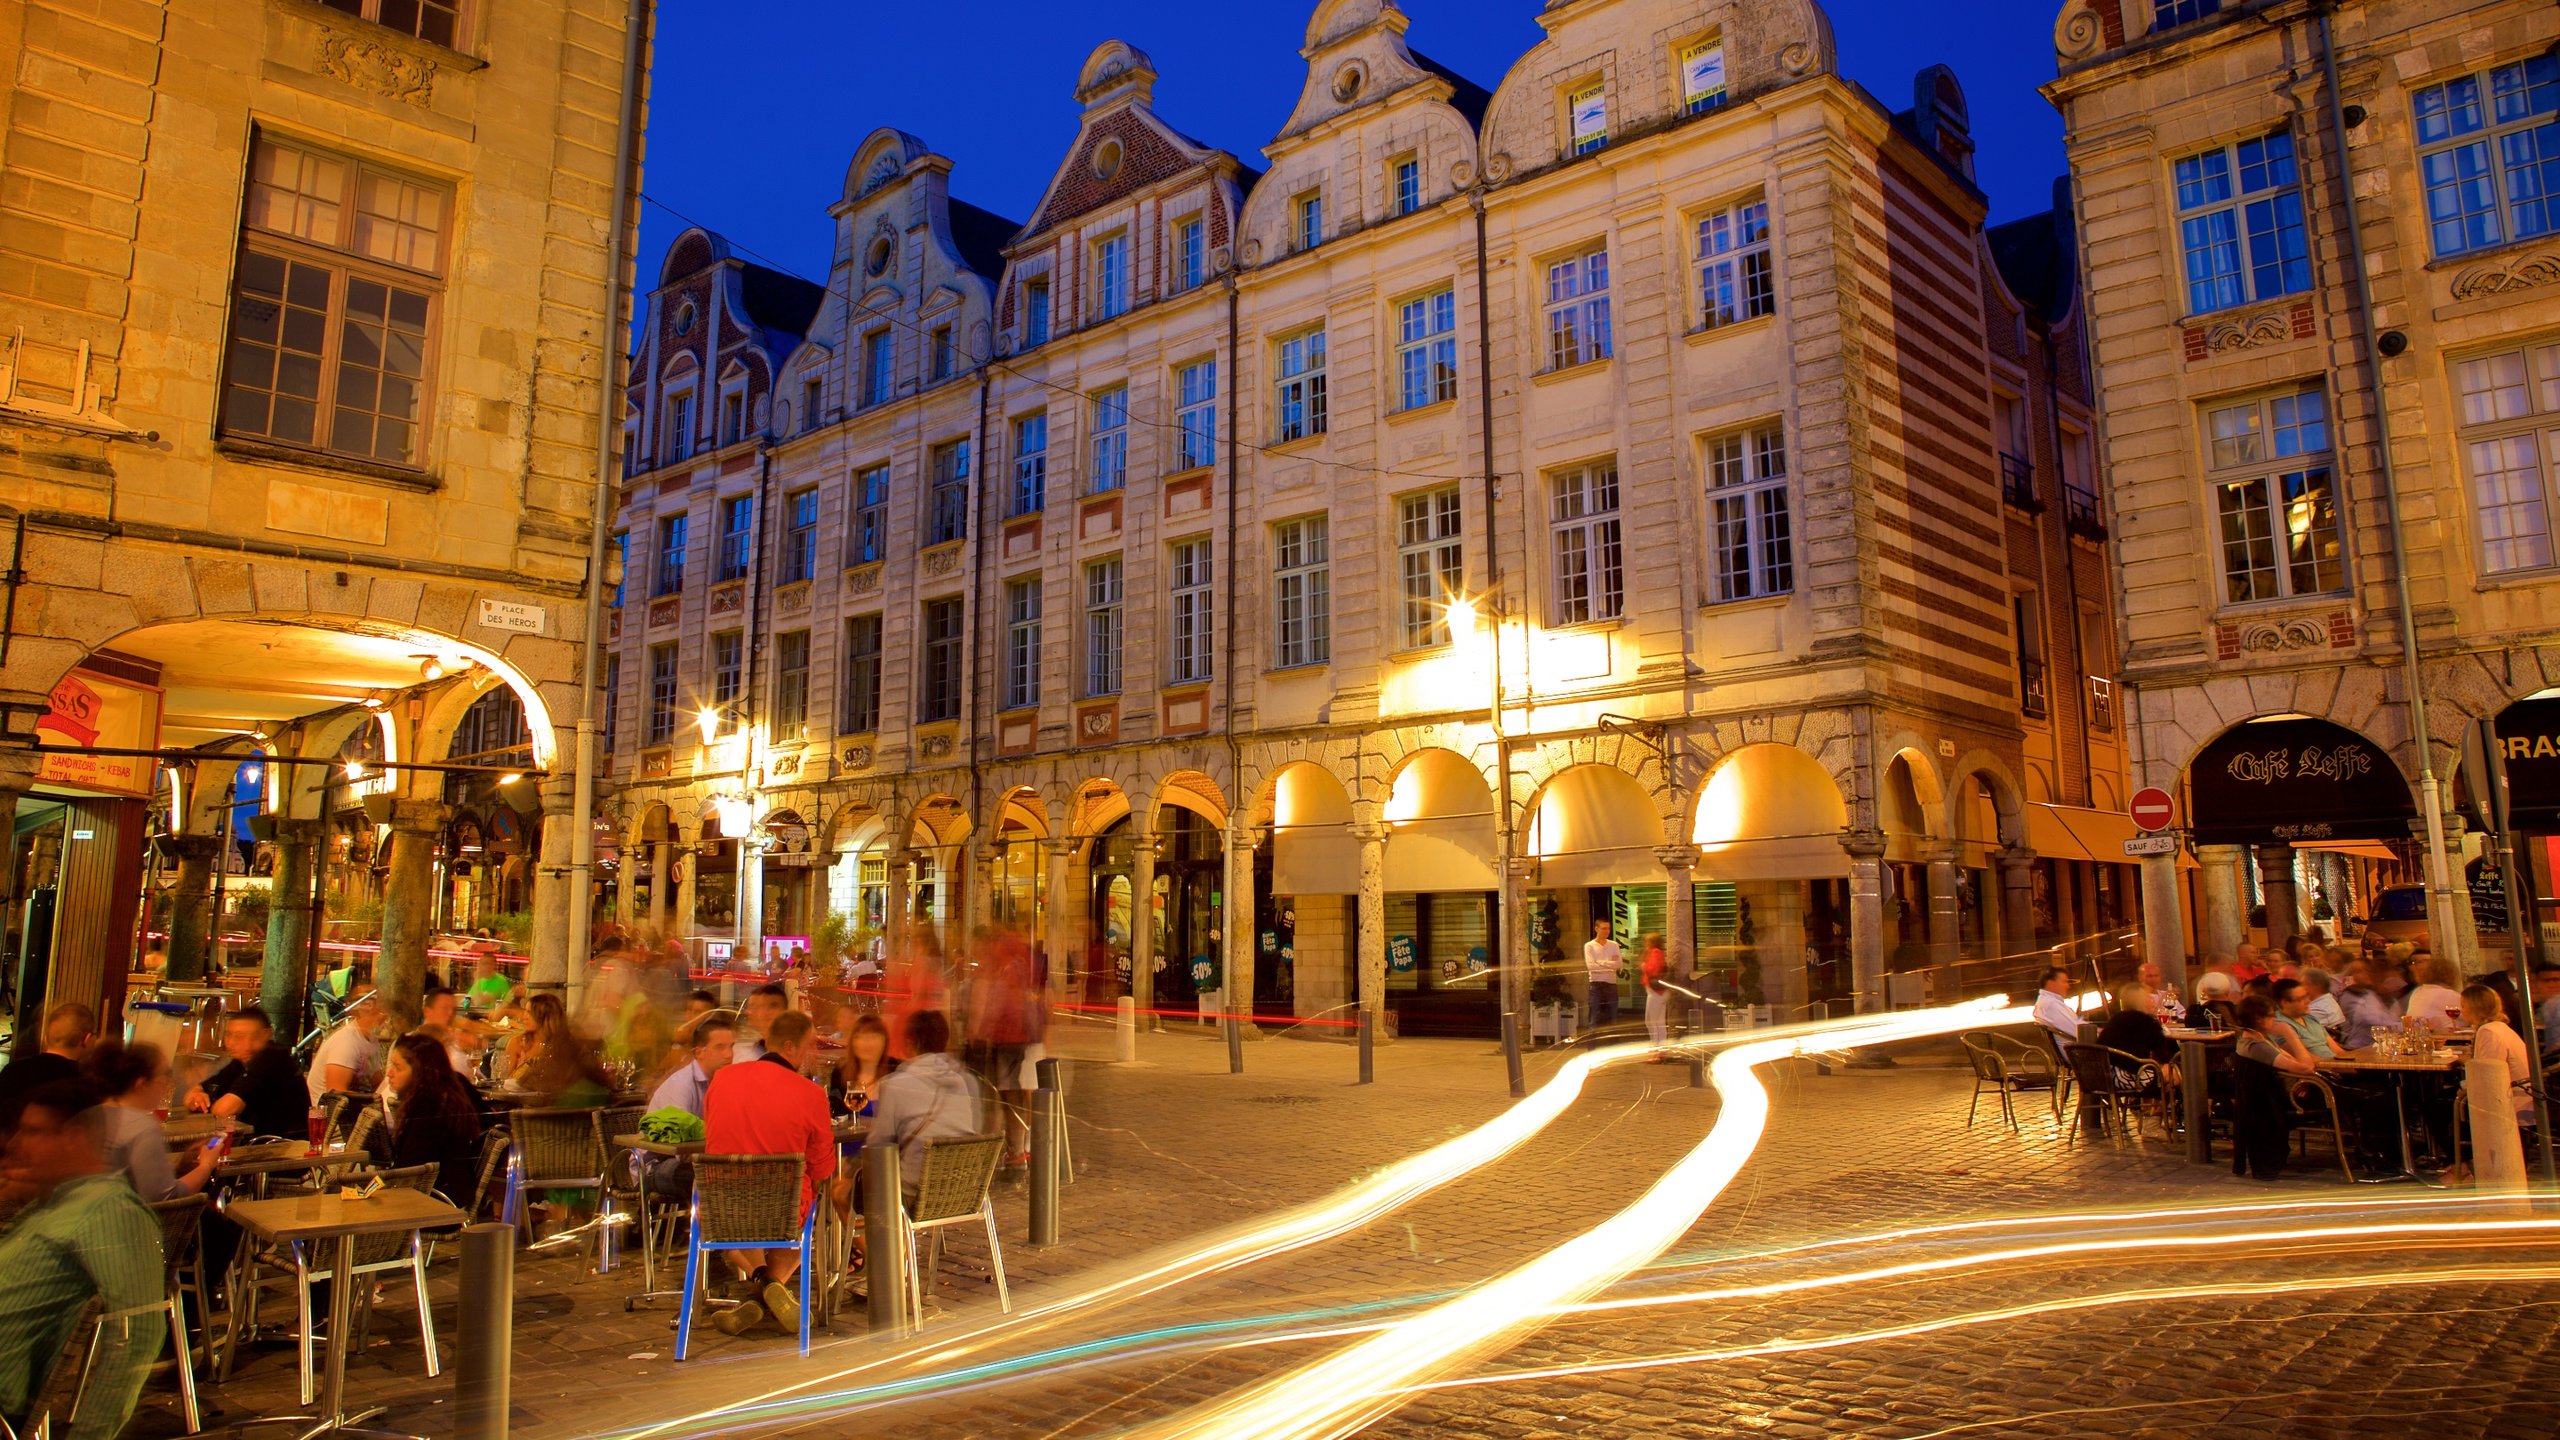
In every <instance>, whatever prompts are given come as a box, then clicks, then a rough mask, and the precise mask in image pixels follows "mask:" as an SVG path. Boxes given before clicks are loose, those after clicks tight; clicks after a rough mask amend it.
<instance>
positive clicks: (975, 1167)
mask: <svg viewBox="0 0 2560 1440" xmlns="http://www.w3.org/2000/svg"><path fill="white" fill-rule="evenodd" d="M1003 1158H1004V1136H1003V1134H1002V1133H997V1134H994V1135H970V1136H965V1137H954V1138H949V1139H942V1140H927V1141H926V1142H924V1163H923V1164H922V1165H921V1166H919V1167H917V1175H916V1195H915V1199H914V1200H912V1201H910V1202H909V1203H908V1205H907V1214H906V1225H905V1230H906V1235H905V1240H906V1243H907V1245H908V1248H909V1251H910V1260H909V1264H908V1266H907V1301H908V1304H909V1305H910V1306H911V1307H912V1308H913V1311H914V1313H915V1317H916V1325H917V1327H918V1328H922V1327H923V1325H924V1297H925V1291H926V1290H927V1289H928V1288H930V1286H931V1285H932V1283H933V1281H934V1279H935V1278H936V1272H937V1271H939V1270H940V1269H941V1266H942V1232H943V1231H945V1230H947V1229H950V1228H951V1227H953V1226H955V1225H969V1224H973V1223H975V1224H982V1225H984V1226H985V1227H986V1231H987V1273H988V1276H989V1278H990V1279H992V1280H993V1281H994V1282H995V1287H996V1303H997V1304H998V1305H1000V1306H1001V1307H1003V1309H1004V1310H1005V1311H1006V1312H1007V1313H1008V1314H1009V1313H1011V1312H1012V1310H1013V1296H1012V1294H1011V1293H1009V1292H1008V1291H1007V1289H1006V1288H1005V1280H1004V1247H1003V1245H1001V1244H1000V1243H998V1241H997V1240H996V1202H995V1199H994V1197H993V1196H992V1195H990V1194H989V1193H988V1192H989V1191H990V1190H991V1189H992V1188H993V1186H994V1184H995V1178H996V1166H997V1164H998V1163H999V1162H1000V1161H1001V1160H1002V1159H1003Z"/></svg>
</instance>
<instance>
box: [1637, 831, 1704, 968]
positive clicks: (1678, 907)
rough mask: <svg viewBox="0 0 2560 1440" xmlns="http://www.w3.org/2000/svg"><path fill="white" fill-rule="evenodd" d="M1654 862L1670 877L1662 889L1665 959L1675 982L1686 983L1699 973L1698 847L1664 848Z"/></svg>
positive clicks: (1679, 846)
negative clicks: (1658, 862)
mask: <svg viewBox="0 0 2560 1440" xmlns="http://www.w3.org/2000/svg"><path fill="white" fill-rule="evenodd" d="M1653 858H1654V859H1656V860H1659V861H1661V862H1662V869H1663V873H1664V874H1665V875H1667V876H1669V877H1670V879H1669V881H1668V882H1667V883H1666V884H1665V885H1664V886H1663V897H1664V903H1663V918H1662V923H1663V927H1664V934H1663V937H1662V939H1663V958H1664V960H1665V962H1666V963H1668V964H1669V965H1670V967H1671V974H1672V978H1674V979H1677V980H1680V981H1682V982H1683V983H1685V982H1687V981H1688V980H1689V979H1690V978H1691V977H1692V976H1695V975H1696V974H1697V973H1698V884H1697V880H1698V847H1697V846H1695V845H1665V846H1663V847H1662V848H1660V849H1658V850H1656V851H1654V852H1653ZM1642 938H1643V937H1641V936H1639V937H1637V939H1638V941H1639V943H1641V941H1642Z"/></svg>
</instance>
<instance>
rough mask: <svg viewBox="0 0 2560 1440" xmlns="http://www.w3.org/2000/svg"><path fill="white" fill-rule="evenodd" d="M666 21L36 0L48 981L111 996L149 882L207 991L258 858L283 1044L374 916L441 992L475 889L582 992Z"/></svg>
mask: <svg viewBox="0 0 2560 1440" xmlns="http://www.w3.org/2000/svg"><path fill="white" fill-rule="evenodd" d="M636 9H637V7H634V6H631V5H629V4H627V3H626V0H529V3H527V0H510V3H505V4H495V3H485V0H427V3H422V4H410V5H405V6H403V5H395V4H391V3H387V0H326V3H317V0H117V3H113V4H94V3H83V4H69V3H59V0H23V3H13V4H9V5H6V6H0V54H5V55H7V56H9V57H10V61H9V64H8V65H7V66H5V67H0V116H5V117H6V119H5V121H4V122H0V174H5V183H0V316H5V317H6V318H5V321H0V505H5V507H6V514H7V521H8V525H9V536H8V540H7V544H8V545H9V547H10V552H11V554H12V556H13V557H15V559H14V560H13V565H12V572H13V573H12V574H11V575H10V576H9V582H8V596H7V606H6V613H7V615H8V625H9V631H8V634H7V637H6V639H5V640H0V712H5V715H6V727H5V730H6V738H7V740H8V742H9V743H8V745H7V746H6V747H5V748H4V749H0V798H5V800H6V802H7V803H8V805H9V806H11V807H13V808H14V809H15V810H16V811H17V814H18V820H17V824H16V827H15V828H16V831H17V833H18V834H19V835H21V836H23V837H25V839H24V842H23V843H22V844H20V845H19V846H17V847H16V848H15V849H14V850H13V852H12V854H13V859H12V863H11V864H10V865H9V866H8V867H7V869H8V873H9V895H8V897H7V898H8V899H9V901H10V902H11V903H9V904H8V905H7V906H6V909H7V912H8V914H9V915H10V916H11V921H12V925H11V935H10V941H11V944H12V946H13V947H14V949H13V955H12V959H13V961H14V960H15V959H17V958H19V957H21V956H23V957H25V958H26V959H27V960H29V961H30V962H42V961H43V960H44V959H46V957H47V956H48V954H49V955H50V958H51V961H52V964H51V969H50V990H51V993H52V994H53V995H54V996H57V997H60V996H72V997H78V998H86V999H92V1000H96V999H101V998H103V999H105V1000H107V1001H108V1002H109V1004H110V1005H112V1004H113V1003H114V1002H115V1000H116V999H117V997H118V996H119V995H120V993H121V989H122V987H123V985H124V979H125V967H126V964H127V962H129V961H130V960H131V959H132V958H133V955H134V951H135V948H136V931H137V908H138V906H139V905H140V903H141V897H142V895H143V893H144V891H145V890H146V889H148V890H149V891H150V892H151V895H152V908H151V911H150V912H149V914H148V916H147V917H146V918H147V920H148V922H149V927H150V928H153V929H155V930H156V929H158V928H159V927H160V926H161V925H163V924H164V923H165V924H166V926H167V928H168V930H169V932H170V935H169V940H170V944H171V973H172V974H173V975H179V976H186V975H192V974H195V973H198V972H199V971H200V969H201V967H202V965H203V964H204V963H205V957H206V954H207V932H208V929H209V927H210V926H211V925H212V923H213V921H212V917H211V916H210V915H209V913H208V912H209V908H210V898H211V894H212V893H213V892H212V888H211V887H212V884H213V883H214V882H213V881H212V880H211V876H212V875H213V874H214V873H215V872H216V871H217V870H219V871H236V870H237V869H238V868H239V867H238V866H237V865H236V863H223V860H224V857H225V855H226V853H227V852H236V851H239V850H244V849H245V848H246V846H247V844H248V843H249V841H248V839H247V838H246V837H248V836H250V835H252V834H254V835H255V836H257V837H259V838H258V843H259V845H260V848H261V851H262V855H263V856H264V857H266V858H263V859H262V861H261V868H262V869H263V868H264V866H265V865H266V863H268V860H270V859H271V861H272V864H273V873H272V875H266V874H261V875H258V876H255V877H252V876H248V875H244V874H232V875H227V876H226V878H227V879H228V880H229V884H230V890H231V893H232V894H233V895H235V896H236V895H238V894H239V893H240V892H241V891H243V890H244V889H246V890H253V891H259V890H262V891H264V892H265V893H266V896H267V900H268V902H269V908H270V909H271V912H272V919H271V921H270V922H269V924H268V927H267V931H266V941H265V954H266V957H267V960H268V962H269V964H268V971H267V976H266V981H265V996H266V999H267V1001H268V1003H269V1004H270V1005H271V1006H275V1007H277V1008H279V1009H280V1010H282V1011H283V1012H284V1013H283V1016H281V1017H280V1018H283V1019H289V1018H290V1016H291V1014H292V1012H293V1011H294V1009H295V1008H297V1007H298V1005H299V1003H300V1001H301V999H302V996H303V984H302V982H303V974H304V968H303V967H304V966H305V965H306V964H308V963H310V960H311V957H312V956H313V955H314V954H315V953H316V950H315V947H314V945H313V940H314V938H315V937H314V936H313V935H312V934H311V925H312V921H313V919H314V914H315V909H318V908H320V907H321V906H323V905H325V907H326V910H327V911H328V912H335V911H337V910H338V908H339V902H340V901H342V900H349V899H353V900H364V899H367V898H369V897H378V898H379V900H380V903H381V905H382V907H383V913H382V922H381V923H382V931H383V938H384V943H385V950H386V952H387V953H386V956H385V958H384V961H383V966H382V974H381V977H380V978H381V980H382V983H383V984H384V985H385V986H386V988H388V989H389V990H390V991H391V992H392V993H393V995H394V997H395V998H397V999H405V998H408V997H410V996H412V995H414V992H415V988H416V986H417V984H418V983H419V976H420V972H421V970H422V967H423V965H424V962H425V952H426V946H427V936H428V932H429V930H430V928H431V927H432V926H433V925H434V924H435V923H436V922H437V920H438V918H439V914H440V912H444V911H449V910H450V906H451V895H450V893H448V894H446V895H444V896H440V895H439V893H438V892H439V887H440V885H442V886H444V887H447V888H448V891H449V890H450V887H452V886H456V885H462V884H465V883H466V882H467V883H470V884H485V885H488V886H491V887H494V888H493V889H492V891H491V894H492V895H494V896H496V897H498V903H502V904H506V905H508V906H509V907H510V908H522V907H525V906H528V905H529V906H530V908H531V909H532V910H533V911H534V912H535V915H536V920H535V923H534V925H533V956H532V959H533V964H534V972H533V978H534V979H535V980H536V981H537V982H538V983H543V984H558V983H560V982H561V981H562V980H563V979H564V978H565V975H566V967H565V964H564V960H565V956H566V954H567V952H568V948H569V939H568V936H569V927H570V920H571V916H572V914H573V913H574V912H575V911H576V910H578V909H582V908H583V907H573V906H572V905H571V903H570V901H569V896H568V893H567V889H568V887H567V884H566V883H565V880H566V875H567V871H566V869H565V867H566V865H567V864H568V862H569V860H570V858H571V847H570V844H569V842H570V834H569V824H568V815H569V811H570V808H571V801H572V786H571V779H570V776H571V768H572V765H573V762H574V756H575V754H576V752H577V745H576V740H575V733H576V726H577V724H578V720H579V713H580V706H581V700H580V694H579V690H580V686H579V665H578V662H579V659H580V656H581V655H582V654H583V653H584V650H585V639H586V615H585V606H586V599H587V595H588V587H589V586H590V584H591V583H593V582H595V581H596V580H598V579H600V578H601V577H600V576H597V575H595V574H593V573H591V570H590V565H589V557H590V554H591V552H592V550H593V544H592V542H591V540H590V535H591V530H592V527H593V521H592V519H591V513H592V510H593V503H594V498H595V496H596V494H597V488H596V487H597V481H598V478H599V477H598V469H599V458H600V456H601V455H609V454H610V447H611V442H612V440H613V438H614V437H613V434H612V430H611V421H612V416H611V414H610V412H609V411H608V410H607V409H606V408H605V406H606V404H607V401H606V396H607V395H608V394H609V389H608V381H607V367H608V366H609V365H611V364H612V363H613V361H614V359H615V354H614V352H615V350H616V349H617V348H618V346H617V344H616V343H615V342H612V341H611V338H610V337H611V336H612V335H613V333H614V331H615V330H616V329H617V328H618V324H619V322H618V320H617V319H616V318H615V316H616V306H617V303H618V301H617V297H618V295H619V293H620V289H619V287H620V286H621V284H622V283H623V278H622V276H620V275H619V274H617V273H616V271H615V263H616V257H617V255H619V256H623V257H627V256H628V253H629V250H628V244H629V235H628V231H627V222H628V221H629V219H630V212H629V208H628V205H627V203H626V201H625V200H624V198H623V196H624V194H625V186H624V185H623V183H622V181H623V177H622V176H620V175H617V173H616V169H615V156H616V152H617V149H618V148H623V149H624V151H625V153H626V154H628V155H629V156H630V158H631V161H632V163H633V165H635V166H636V163H637V151H636V148H631V143H630V142H631V141H632V139H633V137H634V136H636V132H637V107H638V104H639V96H638V93H637V90H638V85H637V79H636V77H637V76H638V75H639V74H640V73H641V70H640V63H641V59H642V51H641V48H640V45H639V37H635V36H633V35H631V34H630V33H629V31H628V19H629V17H630V15H631V14H632V13H633V12H634V11H635V10H636ZM642 13H645V12H642ZM618 137H619V138H618ZM631 173H632V174H633V175H635V176H636V169H635V170H633V171H632V172H631ZM617 217H619V218H621V219H623V220H624V221H626V232H625V233H624V234H621V235H617V234H616V233H615V221H616V219H617ZM492 697H495V698H492ZM30 742H33V743H36V744H41V745H45V746H50V747H54V752H55V753H30V752H29V751H28V750H27V749H26V748H24V747H25V746H26V745H27V744H28V743H30ZM111 750H122V751H129V752H130V751H139V752H162V753H160V754H158V755H153V754H150V753H143V754H122V755H115V754H107V753H103V752H106V751H111ZM254 756H263V757H265V758H263V759H261V760H257V761H256V762H255V763H254V764H249V765H245V766H244V763H243V762H245V761H250V760H252V757H254ZM475 757H476V760H477V761H491V762H498V763H472V764H470V765H469V767H468V769H467V771H466V772H458V773H451V774H448V773H444V772H439V771H434V770H410V769H396V768H386V767H390V766H400V765H409V764H437V763H445V762H457V763H460V762H470V761H473V760H474V759H475ZM501 765H503V766H504V769H505V771H506V772H509V773H512V772H514V771H519V770H523V771H537V772H542V774H540V775H538V776H536V777H534V778H530V779H525V780H519V781H516V782H513V784H512V785H511V786H509V785H506V784H505V783H504V774H502V773H501ZM244 768H246V769H249V770H252V771H254V772H255V773H257V774H259V775H260V776H262V777H263V778H262V780H261V781H260V782H258V783H254V784H250V785H248V786H246V787H245V788H246V796H247V798H246V803H245V804H244V805H242V806H239V807H237V808H236V809H235V806H234V804H233V798H234V794H235V789H236V788H239V787H238V786H237V776H238V774H239V772H240V771H241V770H243V769H244ZM498 788H504V789H506V790H507V792H508V796H507V797H506V798H505V799H504V803H503V804H502V803H500V800H501V797H499V796H497V795H496V794H495V793H494V791H495V789H498ZM454 800H461V801H465V802H468V803H471V804H476V805H479V806H481V807H482V809H481V810H480V811H479V815H480V819H478V820H474V821H473V822H472V825H471V828H470V830H469V831H468V832H465V831H463V830H460V829H457V828H455V825H454V823H453V822H454V821H455V818H456V817H455V815H454V813H453V811H452V810H451V808H450V806H449V805H448V801H454ZM502 810H503V811H504V813H505V816H506V817H507V818H504V819H501V818H500V817H499V812H500V811H502ZM484 823H485V825H486V826H487V833H486V834H485V835H483V833H482V830H481V826H482V825H483V824H484ZM537 830H538V835H537V834H535V833H533V832H534V831H537ZM502 832H503V833H502ZM226 837H227V838H228V839H229V840H230V841H231V842H232V843H225V842H226ZM483 840H485V842H486V843H485V844H483V843H481V842H482V841H483ZM466 841H468V842H469V843H468V844H466ZM502 849H504V850H506V851H508V852H510V853H507V854H506V856H505V859H504V860H503V861H502V860H501V859H500V858H499V856H500V852H501V850H502ZM473 850H477V851H479V852H480V854H479V855H477V856H475V855H474V854H472V853H470V852H471V851H473ZM318 857H325V858H326V860H327V862H328V863H327V864H325V865H320V866H315V858H318ZM536 860H538V861H539V862H540V864H539V865H538V866H537V865H536V864H535V863H534V862H535V861H536ZM484 864H485V865H486V866H487V867H488V868H486V869H485V870H484V869H482V868H480V867H481V866H483V865H484ZM315 869H318V870H321V871H323V872H325V873H323V874H322V875H320V876H317V877H315V873H314V872H315ZM315 885H317V887H318V893H319V894H320V895H322V896H323V897H324V899H323V901H322V902H318V903H317V904H315V901H314V899H313V896H314V894H315V888H314V887H315ZM31 896H41V897H42V905H43V907H44V910H45V913H46V915H48V916H49V917H50V920H49V922H48V923H46V924H44V925H42V926H40V927H31V929H30V930H29V931H28V932H26V933H20V932H19V931H18V929H17V927H16V921H17V919H18V917H19V916H21V914H22V913H26V912H24V911H22V909H21V906H20V905H19V904H18V903H17V902H19V901H22V900H26V899H28V898H30V897H31ZM475 903H476V902H475ZM48 947H49V949H48ZM244 958H245V957H244ZM29 978H31V979H32V980H35V981H38V982H42V981H44V980H45V979H46V978H47V977H46V973H45V969H44V967H43V966H42V965H41V964H40V963H32V964H31V965H30V977H29ZM26 998H27V997H26V995H25V992H22V1003H25V1001H26Z"/></svg>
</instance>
